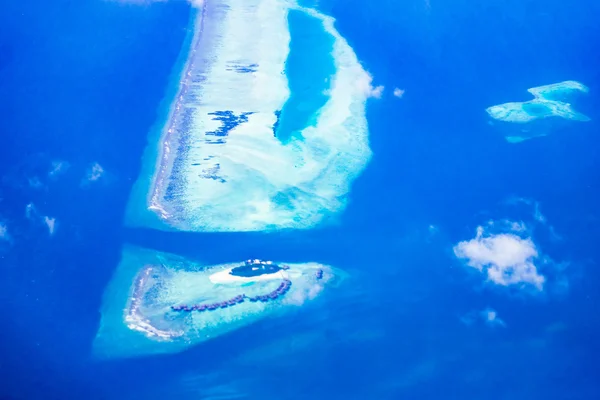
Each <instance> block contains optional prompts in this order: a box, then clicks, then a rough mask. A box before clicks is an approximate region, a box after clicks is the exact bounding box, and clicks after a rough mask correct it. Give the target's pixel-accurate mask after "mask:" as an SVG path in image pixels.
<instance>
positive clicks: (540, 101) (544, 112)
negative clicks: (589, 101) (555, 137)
mask: <svg viewBox="0 0 600 400" xmlns="http://www.w3.org/2000/svg"><path fill="white" fill-rule="evenodd" d="M527 91H528V92H529V93H531V94H532V95H533V96H534V99H533V100H529V101H522V102H511V103H504V104H499V105H496V106H492V107H489V108H487V109H486V112H487V113H488V114H489V116H490V117H492V118H493V119H494V120H496V121H499V122H500V123H508V124H509V125H510V126H507V125H506V124H503V125H502V128H506V129H508V131H507V133H505V138H506V140H507V141H509V142H511V143H519V142H522V141H524V140H527V139H531V138H534V137H539V136H546V135H548V134H549V133H550V132H551V131H552V130H554V129H556V128H558V127H560V126H561V124H559V123H557V122H558V121H557V120H567V121H589V120H590V119H589V118H588V117H587V116H585V115H583V114H581V113H579V112H577V111H575V110H574V109H573V106H572V104H571V103H569V102H567V101H569V100H571V99H572V98H573V97H574V96H575V95H576V94H580V93H587V92H588V88H587V87H586V86H585V85H583V84H581V83H579V82H576V81H564V82H559V83H554V84H551V85H544V86H538V87H534V88H530V89H527ZM515 124H518V125H515Z"/></svg>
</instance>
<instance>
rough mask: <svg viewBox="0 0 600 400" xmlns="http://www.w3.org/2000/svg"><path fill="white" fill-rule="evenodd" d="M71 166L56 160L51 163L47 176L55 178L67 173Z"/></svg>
mask: <svg viewBox="0 0 600 400" xmlns="http://www.w3.org/2000/svg"><path fill="white" fill-rule="evenodd" d="M70 166H71V165H70V164H69V163H68V162H67V161H63V160H56V161H52V165H51V167H50V170H49V171H48V176H49V177H50V178H57V177H58V176H60V175H62V174H64V173H65V172H67V170H68V169H69V167H70Z"/></svg>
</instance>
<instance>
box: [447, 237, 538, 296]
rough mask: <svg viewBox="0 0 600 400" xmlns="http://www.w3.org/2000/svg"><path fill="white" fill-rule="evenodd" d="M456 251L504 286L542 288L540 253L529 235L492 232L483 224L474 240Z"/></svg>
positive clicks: (462, 242)
mask: <svg viewBox="0 0 600 400" xmlns="http://www.w3.org/2000/svg"><path fill="white" fill-rule="evenodd" d="M454 254H455V255H456V257H458V258H459V259H461V260H465V261H466V264H467V265H468V266H470V267H473V268H475V269H477V270H478V271H480V272H481V273H483V274H485V275H486V277H487V280H488V281H490V282H492V283H495V284H497V285H501V286H512V285H521V286H523V285H527V286H531V287H534V288H536V289H537V290H540V291H541V290H543V287H544V282H545V280H546V279H545V277H544V276H543V275H542V274H540V273H539V272H538V267H537V266H536V264H535V263H536V262H537V260H538V258H539V252H538V249H537V247H536V245H535V244H534V243H533V240H532V239H531V238H530V237H520V236H518V235H516V234H513V233H499V234H491V233H487V232H485V229H484V228H483V227H482V226H480V227H478V228H477V234H476V235H475V237H474V238H473V239H471V240H466V241H461V242H459V243H458V244H457V245H456V246H454Z"/></svg>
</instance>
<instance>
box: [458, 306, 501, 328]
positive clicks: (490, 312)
mask: <svg viewBox="0 0 600 400" xmlns="http://www.w3.org/2000/svg"><path fill="white" fill-rule="evenodd" d="M460 320H461V321H462V323H464V324H465V325H468V326H470V325H473V324H474V323H476V322H484V323H485V324H486V325H488V326H491V327H497V326H501V327H506V323H505V322H504V321H503V320H502V319H500V317H498V313H497V312H496V310H494V309H492V308H486V309H485V310H482V311H471V312H469V313H468V314H466V315H464V316H462V317H461V318H460Z"/></svg>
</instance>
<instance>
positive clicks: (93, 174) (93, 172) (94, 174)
mask: <svg viewBox="0 0 600 400" xmlns="http://www.w3.org/2000/svg"><path fill="white" fill-rule="evenodd" d="M102 176H104V168H102V166H101V165H100V164H98V163H97V162H96V163H93V164H92V165H91V166H90V167H89V168H88V169H87V171H86V174H85V178H83V180H82V181H81V185H82V186H87V185H89V184H90V183H92V182H96V181H98V180H99V179H101V178H102Z"/></svg>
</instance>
